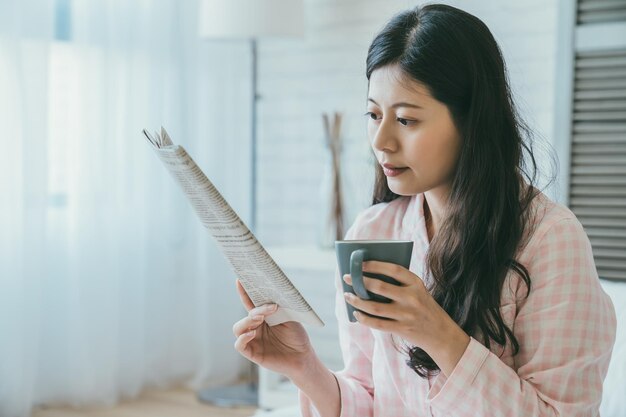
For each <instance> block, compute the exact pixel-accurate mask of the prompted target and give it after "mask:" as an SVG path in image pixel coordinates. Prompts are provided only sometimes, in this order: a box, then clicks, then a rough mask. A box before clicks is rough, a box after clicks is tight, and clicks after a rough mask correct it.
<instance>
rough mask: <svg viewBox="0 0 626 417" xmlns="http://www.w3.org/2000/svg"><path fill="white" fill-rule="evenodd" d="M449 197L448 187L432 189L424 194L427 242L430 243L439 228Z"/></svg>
mask: <svg viewBox="0 0 626 417" xmlns="http://www.w3.org/2000/svg"><path fill="white" fill-rule="evenodd" d="M449 195H450V189H449V187H448V186H441V187H438V188H433V189H432V190H429V191H426V192H425V193H424V221H425V224H426V232H427V233H428V241H429V242H430V241H432V239H433V237H434V236H435V235H436V234H437V231H438V230H439V227H440V226H441V223H442V221H443V215H444V210H445V206H446V203H447V201H448V196H449Z"/></svg>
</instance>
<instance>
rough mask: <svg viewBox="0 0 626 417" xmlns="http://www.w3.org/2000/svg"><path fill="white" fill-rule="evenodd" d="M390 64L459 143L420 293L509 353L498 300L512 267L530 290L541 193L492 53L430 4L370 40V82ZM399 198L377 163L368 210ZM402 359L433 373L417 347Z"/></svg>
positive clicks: (486, 41) (477, 26)
mask: <svg viewBox="0 0 626 417" xmlns="http://www.w3.org/2000/svg"><path fill="white" fill-rule="evenodd" d="M392 64H395V65H399V67H400V68H401V70H402V71H403V73H404V74H405V75H407V76H409V77H410V78H411V79H413V80H415V81H417V82H419V83H421V84H422V85H424V86H425V87H426V88H427V89H428V91H429V92H430V94H431V95H432V96H433V97H434V98H435V99H436V100H438V101H440V102H441V103H443V104H445V105H446V106H447V107H448V109H449V111H450V114H451V116H452V120H453V122H454V125H455V127H456V128H457V130H458V132H459V135H460V137H461V142H462V144H461V150H460V156H459V159H458V164H457V167H456V171H455V174H454V177H453V179H452V189H451V192H450V195H449V197H448V203H447V207H446V213H445V216H444V220H443V222H442V225H441V226H440V228H439V230H438V232H437V234H436V235H435V236H434V237H433V239H432V241H431V243H430V247H429V250H428V253H427V256H426V271H427V272H428V273H430V275H431V277H432V284H431V286H430V288H428V289H429V291H430V292H431V294H432V296H433V297H434V299H435V300H436V301H437V302H438V303H439V305H441V307H442V308H443V309H444V310H445V311H446V312H447V313H448V314H449V315H450V317H451V318H452V319H453V320H454V321H455V322H456V323H457V324H458V325H459V326H460V327H461V328H462V329H463V330H464V331H465V332H467V333H468V334H470V335H475V334H477V333H480V334H481V335H482V337H483V338H484V343H485V346H486V347H487V348H489V347H490V344H491V342H492V341H493V342H495V343H497V344H498V345H501V346H503V347H504V346H505V345H506V343H507V339H508V341H509V342H510V343H511V347H512V352H513V354H516V353H517V352H518V351H519V342H518V341H517V339H516V338H515V335H514V334H513V332H512V330H511V329H509V328H508V327H507V326H506V324H505V323H504V321H503V319H502V316H501V313H500V310H499V307H500V297H501V291H502V286H503V283H504V281H505V278H506V276H507V274H508V272H509V270H511V269H512V270H513V271H515V272H516V273H517V274H518V275H519V276H520V277H521V278H522V280H523V282H524V283H525V285H526V287H527V290H528V291H527V293H526V296H527V295H528V293H529V292H530V284H531V281H530V277H529V274H528V270H527V269H526V268H525V267H524V265H522V264H520V263H519V262H517V261H516V255H517V253H518V250H520V247H521V246H522V244H523V241H524V236H525V233H524V232H525V230H526V228H527V226H531V220H530V219H531V216H532V215H531V212H532V210H530V207H531V201H532V200H533V199H534V198H535V197H536V196H537V195H538V194H539V193H540V191H539V190H538V189H537V188H536V186H535V182H536V179H537V172H538V170H537V163H536V161H535V157H534V155H533V147H532V143H531V142H530V138H531V137H532V132H531V130H530V129H529V128H528V127H527V125H526V124H525V123H524V122H523V121H522V120H521V118H520V117H519V115H518V113H517V110H516V109H515V106H514V103H513V100H512V97H511V91H510V87H509V84H508V81H507V76H506V67H505V63H504V60H503V58H502V53H501V51H500V48H499V47H498V44H497V43H496V41H495V39H494V38H493V35H492V34H491V32H490V31H489V29H488V28H487V26H486V25H485V24H484V23H483V22H482V21H480V20H479V19H478V18H476V17H475V16H472V15H471V14H469V13H467V12H464V11H462V10H459V9H457V8H455V7H452V6H447V5H440V4H429V5H424V6H421V7H419V6H418V7H416V8H413V9H409V10H406V11H403V12H401V13H399V14H397V15H395V16H394V17H393V18H392V19H391V20H390V21H389V22H388V23H387V25H386V26H385V27H384V28H383V29H382V31H381V32H380V33H378V34H377V35H376V36H375V38H374V40H373V41H372V44H371V45H370V47H369V51H368V55H367V70H366V71H367V79H368V81H369V79H370V76H371V75H372V72H373V71H374V70H376V69H378V68H381V67H384V66H386V65H392ZM527 141H528V143H527ZM524 154H526V156H527V159H525V158H524ZM398 197H399V195H397V194H395V193H393V192H392V191H391V190H390V189H389V187H388V185H387V181H386V178H385V176H384V174H383V172H382V168H381V167H380V165H378V164H376V177H375V186H374V193H373V198H372V204H377V203H380V202H388V201H392V200H394V199H396V198H398ZM407 353H408V359H407V364H408V365H409V366H410V367H411V368H412V369H413V370H414V371H415V372H417V374H419V375H420V376H421V377H428V376H430V375H434V374H437V373H438V372H439V367H438V366H437V364H436V363H435V362H434V361H433V360H432V358H431V357H430V356H429V355H428V354H427V353H426V352H425V351H424V350H423V349H421V348H419V347H417V346H414V347H410V348H409V349H408V352H407Z"/></svg>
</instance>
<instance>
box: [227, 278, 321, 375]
mask: <svg viewBox="0 0 626 417" xmlns="http://www.w3.org/2000/svg"><path fill="white" fill-rule="evenodd" d="M237 292H238V293H239V297H240V298H241V301H242V302H243V304H244V306H245V307H246V310H248V315H247V316H246V317H244V318H243V319H241V320H239V321H238V322H237V323H235V325H234V326H233V333H234V334H235V336H236V337H237V340H236V341H235V349H236V350H237V351H238V352H239V353H241V354H242V355H243V356H244V357H246V358H247V359H249V360H251V361H252V362H254V363H256V364H258V365H259V366H262V367H264V368H267V369H269V370H271V371H274V372H278V373H280V374H283V375H285V376H287V377H289V378H294V377H295V376H297V375H300V374H302V373H303V372H306V369H307V366H310V365H311V364H313V363H314V362H315V358H316V355H315V351H314V350H313V347H312V346H311V342H310V340H309V336H308V335H307V333H306V331H305V330H304V327H303V326H302V324H300V323H298V322H296V321H288V322H285V323H281V324H277V325H275V326H271V327H270V326H269V325H268V324H267V323H266V321H265V318H266V317H267V316H269V315H271V314H273V313H274V312H275V311H276V308H277V306H276V304H266V305H263V306H259V307H255V306H254V303H253V302H252V300H251V299H250V297H249V296H248V294H247V293H246V290H245V289H244V288H243V286H242V285H241V283H240V282H239V280H237ZM272 307H273V308H272Z"/></svg>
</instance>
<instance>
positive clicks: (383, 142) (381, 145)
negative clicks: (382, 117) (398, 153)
mask: <svg viewBox="0 0 626 417" xmlns="http://www.w3.org/2000/svg"><path fill="white" fill-rule="evenodd" d="M372 134H373V138H372V147H373V148H374V149H376V150H378V151H381V152H384V151H388V152H394V151H395V150H396V149H397V144H398V142H397V139H396V137H395V132H393V129H390V127H389V126H387V124H386V123H385V121H382V122H381V123H380V125H379V126H378V127H377V128H376V130H375V131H374V132H373V133H372Z"/></svg>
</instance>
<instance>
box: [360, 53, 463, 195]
mask: <svg viewBox="0 0 626 417" xmlns="http://www.w3.org/2000/svg"><path fill="white" fill-rule="evenodd" d="M367 112H368V113H367V116H368V125H367V132H368V137H369V140H370V144H371V146H372V149H373V151H374V154H375V155H376V159H377V160H378V163H379V164H381V165H383V164H389V165H392V166H393V167H398V168H404V169H401V170H398V171H391V172H389V171H388V170H387V169H383V171H384V172H385V175H386V176H387V184H388V185H389V188H390V189H391V191H393V192H394V193H396V194H398V195H407V196H408V195H415V194H418V193H422V192H426V191H429V190H433V189H436V188H440V187H443V188H442V190H445V189H448V188H449V187H450V185H451V182H452V177H453V175H454V171H455V167H456V164H457V161H458V156H459V152H460V148H461V139H460V137H459V134H458V132H457V130H456V127H455V126H454V123H453V121H452V117H451V116H450V113H449V111H448V108H447V107H446V106H445V105H444V104H443V103H441V102H439V101H437V100H435V99H434V98H433V97H432V96H431V95H430V93H429V92H428V89H427V88H426V87H424V85H423V84H420V83H417V82H416V81H414V80H412V79H410V78H408V77H406V76H404V73H403V72H402V71H401V70H400V68H399V67H398V66H397V65H388V66H385V67H382V68H379V69H376V70H375V71H373V72H372V75H371V76H370V82H369V95H368V101H367Z"/></svg>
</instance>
